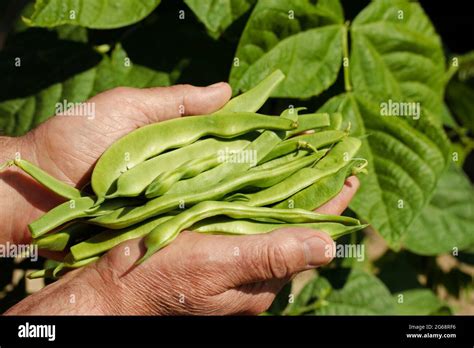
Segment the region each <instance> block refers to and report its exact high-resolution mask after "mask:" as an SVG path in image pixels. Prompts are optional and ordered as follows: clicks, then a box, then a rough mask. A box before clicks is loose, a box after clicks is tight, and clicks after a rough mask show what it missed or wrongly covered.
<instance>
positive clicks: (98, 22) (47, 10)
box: [25, 0, 161, 29]
mask: <svg viewBox="0 0 474 348" xmlns="http://www.w3.org/2000/svg"><path fill="white" fill-rule="evenodd" d="M160 2H161V0H147V1H137V0H114V1H109V0H36V3H35V10H34V12H33V14H32V16H31V18H29V19H26V18H25V21H26V22H27V24H29V25H31V26H36V27H56V26H58V25H63V24H72V25H79V26H82V27H87V28H94V29H111V28H119V27H123V26H126V25H130V24H133V23H136V22H138V21H140V20H142V19H143V18H145V17H146V16H147V15H149V14H150V13H151V12H152V11H153V10H154V9H155V8H156V7H157V6H158V5H159V4H160Z"/></svg>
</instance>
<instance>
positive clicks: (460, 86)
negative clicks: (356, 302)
mask: <svg viewBox="0 0 474 348" xmlns="http://www.w3.org/2000/svg"><path fill="white" fill-rule="evenodd" d="M446 100H447V103H448V105H449V107H450V108H451V110H452V111H453V112H454V114H455V115H456V117H457V118H458V119H459V121H460V122H461V125H462V126H464V127H466V128H468V129H470V130H471V131H472V132H474V88H471V87H470V86H469V85H467V84H466V83H464V82H460V81H458V80H455V79H453V80H451V82H450V83H449V84H448V87H447V88H446Z"/></svg>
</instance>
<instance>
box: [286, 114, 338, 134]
mask: <svg viewBox="0 0 474 348" xmlns="http://www.w3.org/2000/svg"><path fill="white" fill-rule="evenodd" d="M330 124H331V123H330V119H329V114H327V113H325V112H323V113H314V114H303V115H298V127H296V128H293V129H290V130H288V131H286V138H291V137H292V136H294V135H296V134H300V133H301V132H305V131H309V130H314V129H317V128H324V127H328V126H329V125H330Z"/></svg>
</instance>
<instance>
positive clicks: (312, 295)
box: [283, 276, 332, 315]
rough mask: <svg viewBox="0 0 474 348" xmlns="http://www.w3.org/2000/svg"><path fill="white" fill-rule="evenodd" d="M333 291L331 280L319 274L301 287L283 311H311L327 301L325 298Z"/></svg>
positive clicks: (297, 312)
mask: <svg viewBox="0 0 474 348" xmlns="http://www.w3.org/2000/svg"><path fill="white" fill-rule="evenodd" d="M331 291H332V286H331V284H330V283H329V281H328V280H327V279H326V278H324V277H322V276H317V277H316V278H315V279H313V280H311V281H310V282H308V283H307V284H306V285H305V286H304V287H303V289H301V291H300V292H299V293H298V295H297V296H296V298H295V299H294V301H293V302H292V303H290V304H289V305H288V307H287V308H286V309H285V311H284V312H283V313H284V314H288V315H301V314H305V313H311V312H313V311H314V310H315V308H318V306H320V305H321V304H323V303H325V298H326V297H327V296H328V295H329V294H330V293H331Z"/></svg>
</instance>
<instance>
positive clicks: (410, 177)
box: [318, 63, 449, 249]
mask: <svg viewBox="0 0 474 348" xmlns="http://www.w3.org/2000/svg"><path fill="white" fill-rule="evenodd" d="M407 64H408V63H407ZM318 111H319V112H340V113H342V114H343V115H344V117H345V122H346V123H347V122H350V123H351V133H352V135H354V136H360V137H363V142H362V147H361V150H360V152H359V156H360V157H363V158H366V159H367V160H368V162H369V165H368V167H367V169H368V172H369V174H368V175H361V176H359V179H360V181H361V186H360V188H359V191H358V192H357V195H356V196H355V198H354V199H353V201H352V202H351V205H350V207H351V209H353V210H354V211H355V212H356V213H357V215H358V216H359V217H360V218H361V219H362V220H364V221H368V222H369V223H370V224H371V226H372V227H373V228H375V229H376V230H377V231H379V233H380V234H381V235H382V236H383V237H384V238H385V240H386V241H387V242H388V244H389V245H390V246H391V247H392V248H394V249H398V248H399V247H400V238H401V237H402V235H403V234H404V233H405V231H406V229H407V228H408V226H409V225H410V224H411V223H412V221H413V220H414V219H415V218H416V216H417V215H418V214H419V212H420V211H421V210H422V208H423V207H424V205H425V204H426V203H427V202H429V200H430V198H431V195H432V192H433V191H434V189H435V187H436V182H437V180H438V178H439V176H440V175H441V173H442V172H443V169H444V168H445V163H446V157H447V153H448V151H449V143H448V141H447V139H446V135H445V134H444V131H443V130H442V129H440V128H439V127H437V126H435V125H433V124H432V122H431V121H430V119H429V118H425V117H423V116H422V117H420V119H419V120H418V121H416V122H412V123H411V124H409V123H408V122H406V121H405V120H402V119H400V118H397V117H383V116H381V115H380V108H379V106H378V105H374V104H373V103H371V102H370V101H368V100H366V99H365V98H364V97H362V96H360V95H358V94H357V93H345V94H342V95H339V96H336V97H333V98H332V99H330V100H329V101H328V102H327V103H326V104H325V105H323V106H322V108H321V109H320V110H318Z"/></svg>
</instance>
